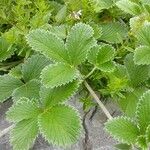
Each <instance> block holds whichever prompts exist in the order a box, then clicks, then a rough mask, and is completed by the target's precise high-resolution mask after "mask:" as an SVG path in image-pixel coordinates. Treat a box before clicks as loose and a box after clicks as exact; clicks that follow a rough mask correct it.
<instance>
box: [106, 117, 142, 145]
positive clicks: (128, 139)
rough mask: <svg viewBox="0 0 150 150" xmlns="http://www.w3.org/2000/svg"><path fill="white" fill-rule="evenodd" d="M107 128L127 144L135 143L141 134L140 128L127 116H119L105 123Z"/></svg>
mask: <svg viewBox="0 0 150 150" xmlns="http://www.w3.org/2000/svg"><path fill="white" fill-rule="evenodd" d="M105 128H106V130H107V131H108V132H109V133H110V134H111V135H112V136H113V137H114V138H116V139H117V140H119V141H120V142H123V143H127V144H133V143H135V142H136V139H137V137H138V135H139V129H138V128H137V126H136V125H135V124H134V122H133V121H131V120H130V119H129V118H126V117H117V118H115V119H112V120H109V121H108V122H107V123H106V124H105Z"/></svg>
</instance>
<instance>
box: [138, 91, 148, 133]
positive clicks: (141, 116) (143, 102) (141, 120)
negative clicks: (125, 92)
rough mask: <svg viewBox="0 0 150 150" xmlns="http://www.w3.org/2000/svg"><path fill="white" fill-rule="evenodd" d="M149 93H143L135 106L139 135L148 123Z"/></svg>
mask: <svg viewBox="0 0 150 150" xmlns="http://www.w3.org/2000/svg"><path fill="white" fill-rule="evenodd" d="M149 114H150V91H147V92H146V93H144V95H143V96H142V97H141V99H140V100H139V103H138V106H137V115H136V117H137V120H138V125H139V127H140V131H141V133H144V132H145V131H146V128H147V127H148V125H149V123H150V115H149Z"/></svg>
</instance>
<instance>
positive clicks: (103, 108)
mask: <svg viewBox="0 0 150 150" xmlns="http://www.w3.org/2000/svg"><path fill="white" fill-rule="evenodd" d="M84 85H85V87H86V88H87V89H88V91H89V92H90V94H91V96H92V97H93V98H94V99H95V100H96V102H97V103H98V105H99V106H100V108H101V109H102V111H103V112H104V114H105V115H106V117H107V118H108V119H112V118H113V117H112V116H111V114H110V113H109V111H108V110H107V108H106V107H105V105H104V104H103V103H102V102H101V101H100V99H99V98H98V96H97V95H96V94H95V92H94V91H93V89H92V88H91V87H90V85H89V84H88V83H87V82H86V81H84Z"/></svg>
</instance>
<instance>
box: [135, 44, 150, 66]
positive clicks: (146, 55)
mask: <svg viewBox="0 0 150 150" xmlns="http://www.w3.org/2000/svg"><path fill="white" fill-rule="evenodd" d="M134 62H135V64H137V65H149V64H150V47H148V46H140V47H138V48H136V50H135V53H134Z"/></svg>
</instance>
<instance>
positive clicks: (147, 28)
mask: <svg viewBox="0 0 150 150" xmlns="http://www.w3.org/2000/svg"><path fill="white" fill-rule="evenodd" d="M137 39H138V40H139V42H140V43H141V44H142V45H147V46H150V23H147V22H146V23H144V25H143V27H142V28H141V29H140V30H139V31H138V33H137Z"/></svg>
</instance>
